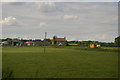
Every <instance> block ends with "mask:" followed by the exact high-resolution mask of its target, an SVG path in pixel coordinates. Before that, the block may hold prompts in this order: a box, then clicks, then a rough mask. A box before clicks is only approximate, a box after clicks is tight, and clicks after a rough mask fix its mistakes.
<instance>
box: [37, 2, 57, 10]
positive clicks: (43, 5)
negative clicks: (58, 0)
mask: <svg viewBox="0 0 120 80" xmlns="http://www.w3.org/2000/svg"><path fill="white" fill-rule="evenodd" d="M35 5H36V6H37V7H38V9H39V10H40V11H41V12H54V11H55V10H56V6H55V3H54V2H36V4H35Z"/></svg>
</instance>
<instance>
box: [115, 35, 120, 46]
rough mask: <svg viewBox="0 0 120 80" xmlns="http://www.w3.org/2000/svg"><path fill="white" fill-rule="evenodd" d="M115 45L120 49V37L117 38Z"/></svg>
mask: <svg viewBox="0 0 120 80" xmlns="http://www.w3.org/2000/svg"><path fill="white" fill-rule="evenodd" d="M115 43H116V45H117V46H118V47H120V36H118V37H116V38H115Z"/></svg>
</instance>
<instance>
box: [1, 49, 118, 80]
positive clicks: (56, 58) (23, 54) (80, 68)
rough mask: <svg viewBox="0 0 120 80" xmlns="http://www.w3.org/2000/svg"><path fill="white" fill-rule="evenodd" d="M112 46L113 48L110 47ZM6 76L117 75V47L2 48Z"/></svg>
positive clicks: (111, 76)
mask: <svg viewBox="0 0 120 80" xmlns="http://www.w3.org/2000/svg"><path fill="white" fill-rule="evenodd" d="M111 49H112V50H111ZM2 50H3V52H2V53H3V54H2V58H3V66H2V67H3V77H6V75H9V74H10V76H7V77H13V78H116V77H118V70H117V69H118V53H117V51H116V48H110V49H108V48H107V50H106V48H105V49H87V48H80V47H62V48H52V47H47V48H46V53H44V48H43V47H3V48H2Z"/></svg>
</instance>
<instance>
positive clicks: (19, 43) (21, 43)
mask: <svg viewBox="0 0 120 80" xmlns="http://www.w3.org/2000/svg"><path fill="white" fill-rule="evenodd" d="M23 44H24V42H23V41H21V40H20V39H17V38H14V39H12V46H22V45H23Z"/></svg>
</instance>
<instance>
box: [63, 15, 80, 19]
mask: <svg viewBox="0 0 120 80" xmlns="http://www.w3.org/2000/svg"><path fill="white" fill-rule="evenodd" d="M63 18H64V19H77V18H78V16H76V15H64V16H63Z"/></svg>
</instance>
